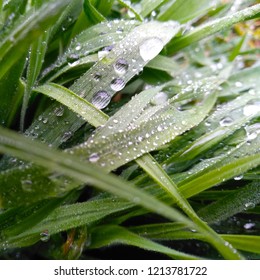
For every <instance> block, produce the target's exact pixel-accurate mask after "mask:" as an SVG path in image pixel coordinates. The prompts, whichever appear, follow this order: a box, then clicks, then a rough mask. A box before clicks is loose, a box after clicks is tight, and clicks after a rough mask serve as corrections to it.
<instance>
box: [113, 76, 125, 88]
mask: <svg viewBox="0 0 260 280" xmlns="http://www.w3.org/2000/svg"><path fill="white" fill-rule="evenodd" d="M110 87H111V89H112V90H114V91H119V90H121V89H123V88H124V87H125V81H124V80H123V79H121V78H116V79H114V80H113V81H112V82H111V84H110Z"/></svg>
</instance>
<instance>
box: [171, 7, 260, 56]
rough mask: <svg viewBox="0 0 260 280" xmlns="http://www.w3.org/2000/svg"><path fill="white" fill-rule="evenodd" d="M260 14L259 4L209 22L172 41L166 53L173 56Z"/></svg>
mask: <svg viewBox="0 0 260 280" xmlns="http://www.w3.org/2000/svg"><path fill="white" fill-rule="evenodd" d="M259 13H260V4H256V5H254V6H252V7H249V8H246V9H244V10H242V11H239V12H237V13H235V14H232V15H229V16H225V17H222V18H220V19H216V20H213V21H210V22H208V23H206V24H204V25H200V26H199V27H196V28H194V29H193V30H192V31H190V32H188V33H187V34H185V35H183V36H180V37H178V38H176V39H173V40H172V41H171V42H170V43H169V44H168V46H167V51H168V53H169V54H173V53H175V52H177V51H178V50H180V49H183V48H184V47H187V46H188V45H191V44H192V43H194V42H197V41H199V40H201V39H203V38H205V37H208V36H210V35H212V34H214V33H216V32H218V31H220V30H223V29H224V28H229V27H230V26H232V25H233V24H235V23H238V22H240V21H245V20H248V19H251V18H252V17H254V16H255V15H257V14H259Z"/></svg>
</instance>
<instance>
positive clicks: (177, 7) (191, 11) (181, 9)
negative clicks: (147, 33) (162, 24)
mask: <svg viewBox="0 0 260 280" xmlns="http://www.w3.org/2000/svg"><path fill="white" fill-rule="evenodd" d="M219 2H220V1H207V0H201V1H200V3H199V5H198V1H196V0H190V1H183V0H176V1H172V3H169V4H166V5H165V6H163V7H162V8H161V12H160V14H159V15H158V17H157V18H158V20H161V21H167V20H177V21H179V22H180V23H185V22H187V21H190V20H193V21H194V20H196V19H198V17H201V16H203V15H205V14H207V12H208V11H209V10H210V9H213V8H216V6H217V4H218V3H219Z"/></svg>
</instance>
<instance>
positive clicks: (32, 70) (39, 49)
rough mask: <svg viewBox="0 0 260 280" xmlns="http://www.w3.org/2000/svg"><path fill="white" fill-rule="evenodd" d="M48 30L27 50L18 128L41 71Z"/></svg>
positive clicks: (22, 124)
mask: <svg viewBox="0 0 260 280" xmlns="http://www.w3.org/2000/svg"><path fill="white" fill-rule="evenodd" d="M49 33H50V32H49V31H46V32H44V34H43V35H41V36H40V37H39V38H38V40H37V41H36V42H35V43H33V44H32V46H31V48H30V51H29V54H30V56H29V65H28V68H27V77H26V78H27V80H26V87H25V92H24V96H23V104H22V110H21V118H20V130H21V131H23V130H24V121H25V116H26V110H27V107H28V103H29V100H30V96H31V93H32V88H33V86H34V84H35V82H36V80H37V77H38V75H39V73H40V71H41V68H42V64H43V60H44V56H45V53H46V49H47V42H48V37H49Z"/></svg>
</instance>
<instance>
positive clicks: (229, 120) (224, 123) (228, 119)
mask: <svg viewBox="0 0 260 280" xmlns="http://www.w3.org/2000/svg"><path fill="white" fill-rule="evenodd" d="M232 123H233V119H232V118H231V117H225V118H223V119H221V120H220V122H219V124H220V125H221V126H229V125H231V124H232Z"/></svg>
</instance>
